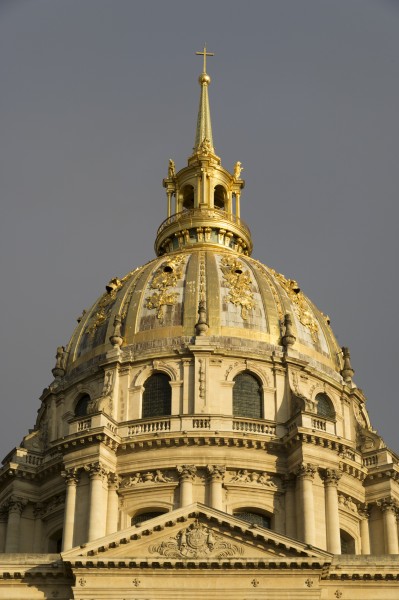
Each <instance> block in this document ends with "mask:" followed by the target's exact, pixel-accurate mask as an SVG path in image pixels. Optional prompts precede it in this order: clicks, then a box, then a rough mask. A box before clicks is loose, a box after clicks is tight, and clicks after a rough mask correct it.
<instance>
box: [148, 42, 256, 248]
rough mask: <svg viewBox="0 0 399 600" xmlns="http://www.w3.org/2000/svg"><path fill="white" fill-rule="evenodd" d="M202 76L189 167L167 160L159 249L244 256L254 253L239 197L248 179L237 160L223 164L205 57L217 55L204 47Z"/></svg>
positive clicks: (159, 230)
mask: <svg viewBox="0 0 399 600" xmlns="http://www.w3.org/2000/svg"><path fill="white" fill-rule="evenodd" d="M197 54H199V55H202V56H203V57H204V66H203V71H202V73H201V75H200V76H199V78H198V81H199V84H200V86H201V94H200V102H199V109H198V118H197V129H196V134H195V143H194V148H193V152H192V154H191V156H189V158H188V161H187V167H185V168H183V169H181V170H180V171H178V172H176V168H175V163H174V161H173V160H172V159H170V160H169V167H168V176H167V177H166V178H165V179H164V180H163V185H164V187H165V188H166V196H167V218H166V219H165V221H163V223H161V225H160V227H159V228H158V231H157V237H156V240H155V252H156V254H157V255H158V256H161V255H163V254H165V253H167V252H173V251H176V250H182V249H183V248H188V247H192V246H197V245H199V244H200V245H204V246H210V245H213V246H219V247H220V246H223V248H227V249H231V250H233V251H235V252H239V253H240V254H245V255H250V254H251V252H252V239H251V232H250V230H249V228H248V226H247V225H246V224H245V223H244V221H243V220H242V219H241V215H240V198H241V190H242V189H243V187H244V185H245V182H244V180H243V179H242V178H241V171H242V170H243V169H242V166H241V163H240V162H239V161H237V162H236V164H235V166H234V170H233V172H232V173H230V172H229V171H227V170H226V169H225V168H224V167H223V166H222V164H221V160H220V157H219V156H217V155H216V153H215V148H214V145H213V135H212V124H211V112H210V107H209V95H208V88H209V85H210V83H211V78H210V77H209V75H208V74H207V72H206V58H207V56H213V53H211V52H207V51H206V47H204V49H203V51H202V52H197Z"/></svg>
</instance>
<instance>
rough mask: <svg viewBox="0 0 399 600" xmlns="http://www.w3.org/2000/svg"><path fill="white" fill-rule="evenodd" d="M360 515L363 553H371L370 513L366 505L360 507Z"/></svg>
mask: <svg viewBox="0 0 399 600" xmlns="http://www.w3.org/2000/svg"><path fill="white" fill-rule="evenodd" d="M359 517H360V541H361V552H362V554H370V527H369V517H370V513H369V512H368V510H367V508H366V507H363V508H359Z"/></svg>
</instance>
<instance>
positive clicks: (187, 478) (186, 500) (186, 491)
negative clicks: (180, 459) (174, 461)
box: [176, 465, 197, 507]
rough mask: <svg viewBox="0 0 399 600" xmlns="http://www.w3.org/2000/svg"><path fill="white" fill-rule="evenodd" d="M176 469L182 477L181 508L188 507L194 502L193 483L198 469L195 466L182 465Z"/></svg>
mask: <svg viewBox="0 0 399 600" xmlns="http://www.w3.org/2000/svg"><path fill="white" fill-rule="evenodd" d="M176 468H177V472H178V473H179V475H180V507H183V506H188V505H189V504H192V502H193V481H194V477H195V474H196V472H197V468H196V467H195V466H194V465H181V466H178V467H176Z"/></svg>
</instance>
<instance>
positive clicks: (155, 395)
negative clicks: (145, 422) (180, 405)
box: [141, 373, 172, 419]
mask: <svg viewBox="0 0 399 600" xmlns="http://www.w3.org/2000/svg"><path fill="white" fill-rule="evenodd" d="M171 406H172V388H171V387H170V377H169V376H168V375H165V373H154V374H153V375H151V376H150V377H149V378H148V379H147V380H146V381H145V382H144V392H143V404H142V411H141V416H142V418H143V419H147V418H151V417H165V416H169V415H170V413H171Z"/></svg>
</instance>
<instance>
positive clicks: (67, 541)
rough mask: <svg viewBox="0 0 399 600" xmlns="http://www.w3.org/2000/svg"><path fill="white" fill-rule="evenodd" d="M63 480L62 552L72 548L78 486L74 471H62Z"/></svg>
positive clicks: (75, 471)
mask: <svg viewBox="0 0 399 600" xmlns="http://www.w3.org/2000/svg"><path fill="white" fill-rule="evenodd" d="M62 476H63V477H64V478H65V484H66V497H65V512H64V530H63V534H62V551H63V552H64V551H65V550H70V549H71V548H73V536H74V529H75V508H76V487H77V485H78V481H79V479H78V475H77V470H76V469H67V470H66V471H63V473H62Z"/></svg>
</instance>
